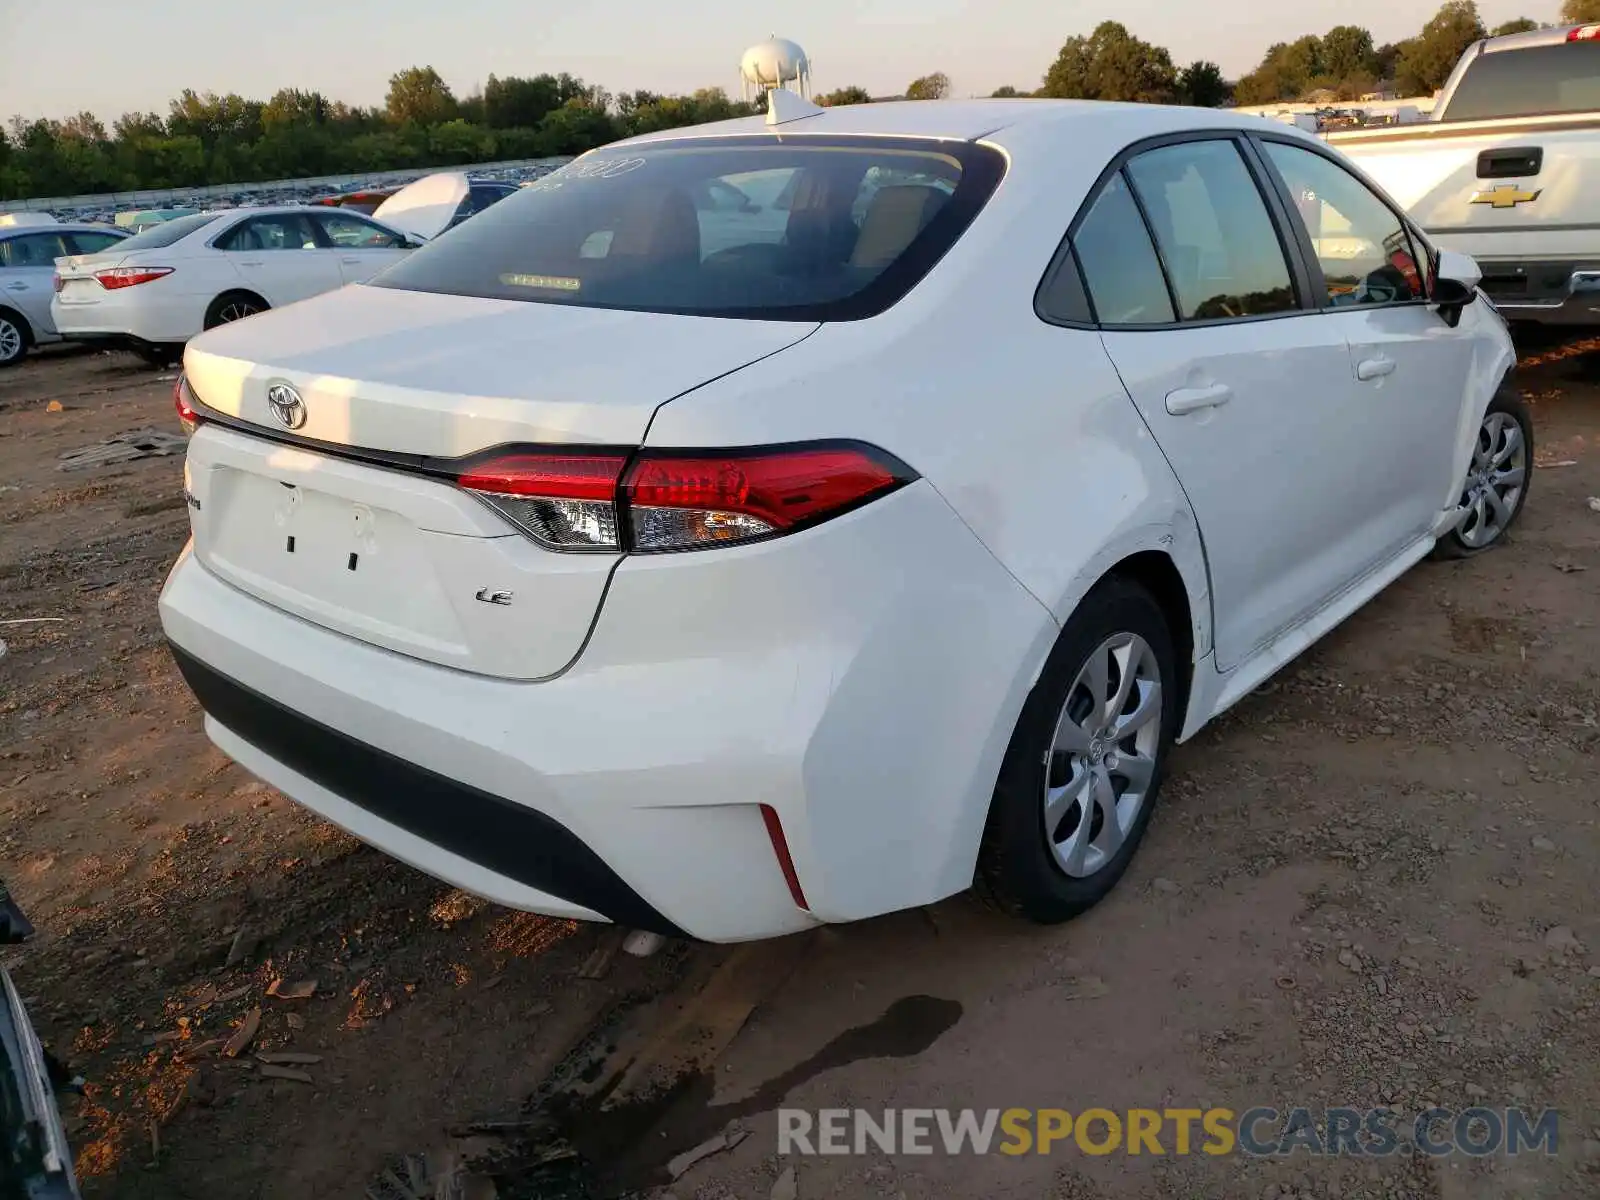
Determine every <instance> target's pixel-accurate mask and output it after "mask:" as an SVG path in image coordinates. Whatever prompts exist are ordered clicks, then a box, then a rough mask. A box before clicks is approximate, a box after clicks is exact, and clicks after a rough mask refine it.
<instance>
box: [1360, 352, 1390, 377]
mask: <svg viewBox="0 0 1600 1200" xmlns="http://www.w3.org/2000/svg"><path fill="white" fill-rule="evenodd" d="M1394 368H1395V362H1394V359H1392V358H1385V357H1383V356H1382V355H1379V356H1378V357H1377V358H1363V359H1362V360H1361V361H1360V362H1358V363H1357V364H1356V378H1357V379H1378V378H1380V377H1381V376H1384V375H1393V374H1394Z"/></svg>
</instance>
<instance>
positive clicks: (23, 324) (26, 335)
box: [0, 308, 33, 367]
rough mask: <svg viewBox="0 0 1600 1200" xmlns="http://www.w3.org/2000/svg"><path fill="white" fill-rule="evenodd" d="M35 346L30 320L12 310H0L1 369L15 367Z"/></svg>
mask: <svg viewBox="0 0 1600 1200" xmlns="http://www.w3.org/2000/svg"><path fill="white" fill-rule="evenodd" d="M31 345H33V328H32V326H30V325H29V324H28V318H26V317H24V316H23V315H22V314H21V313H19V312H17V311H16V310H15V309H12V308H0V367H14V366H16V364H17V363H19V362H21V361H22V360H23V358H24V357H26V356H27V353H28V347H29V346H31Z"/></svg>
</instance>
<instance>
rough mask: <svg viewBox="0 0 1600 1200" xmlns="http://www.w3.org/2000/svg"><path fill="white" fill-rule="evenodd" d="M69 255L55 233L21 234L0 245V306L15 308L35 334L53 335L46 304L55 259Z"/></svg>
mask: <svg viewBox="0 0 1600 1200" xmlns="http://www.w3.org/2000/svg"><path fill="white" fill-rule="evenodd" d="M71 253H72V248H71V247H70V246H69V245H68V244H67V238H66V235H65V234H64V233H62V232H61V231H59V230H53V231H50V232H40V233H23V234H19V235H17V236H16V237H10V238H6V239H5V240H4V241H0V303H4V304H8V305H10V306H11V307H12V308H15V309H16V310H17V311H18V312H20V313H21V314H22V315H23V316H24V317H26V318H27V319H28V324H29V325H31V326H33V329H34V331H35V332H37V333H43V334H54V333H55V331H56V327H55V322H54V321H52V320H51V319H50V300H51V297H53V296H54V295H55V275H56V259H58V258H64V257H65V256H67V255H68V254H71Z"/></svg>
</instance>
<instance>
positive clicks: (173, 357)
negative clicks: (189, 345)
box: [134, 346, 183, 370]
mask: <svg viewBox="0 0 1600 1200" xmlns="http://www.w3.org/2000/svg"><path fill="white" fill-rule="evenodd" d="M134 354H135V355H137V356H138V357H139V358H140V359H141V360H143V361H144V362H145V363H146V364H148V365H149V366H152V367H155V368H157V369H158V370H160V369H164V368H166V367H173V366H177V364H178V363H179V361H181V360H182V358H183V349H182V348H181V347H176V346H140V347H139V348H138V349H136V350H135V351H134Z"/></svg>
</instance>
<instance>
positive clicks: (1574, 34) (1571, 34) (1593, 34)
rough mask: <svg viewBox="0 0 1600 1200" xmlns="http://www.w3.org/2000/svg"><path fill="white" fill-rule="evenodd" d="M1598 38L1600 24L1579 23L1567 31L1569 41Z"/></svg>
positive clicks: (1589, 40)
mask: <svg viewBox="0 0 1600 1200" xmlns="http://www.w3.org/2000/svg"><path fill="white" fill-rule="evenodd" d="M1596 38H1600V25H1579V26H1578V27H1577V28H1576V29H1570V30H1568V31H1567V41H1569V42H1592V41H1594V40H1595V39H1596Z"/></svg>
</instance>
